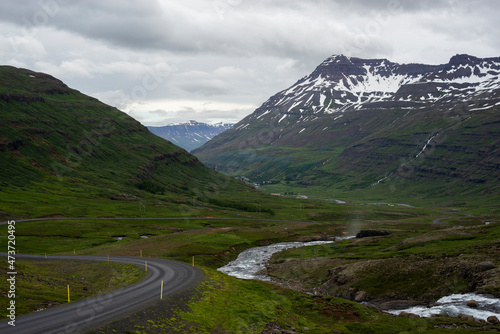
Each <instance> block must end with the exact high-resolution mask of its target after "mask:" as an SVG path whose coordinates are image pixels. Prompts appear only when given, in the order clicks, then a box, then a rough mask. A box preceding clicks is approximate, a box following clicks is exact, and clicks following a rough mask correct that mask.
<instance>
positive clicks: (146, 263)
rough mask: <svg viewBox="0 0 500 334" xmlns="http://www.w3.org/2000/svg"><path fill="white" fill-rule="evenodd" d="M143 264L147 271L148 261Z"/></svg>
mask: <svg viewBox="0 0 500 334" xmlns="http://www.w3.org/2000/svg"><path fill="white" fill-rule="evenodd" d="M144 266H145V267H146V271H148V261H146V262H145V264H144Z"/></svg>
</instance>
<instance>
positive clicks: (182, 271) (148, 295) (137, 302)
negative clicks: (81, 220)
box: [0, 253, 203, 334]
mask: <svg viewBox="0 0 500 334" xmlns="http://www.w3.org/2000/svg"><path fill="white" fill-rule="evenodd" d="M0 255H1V256H3V257H6V254H5V253H0ZM18 258H24V259H44V258H45V257H44V256H40V255H18V256H16V259H18ZM48 258H49V259H57V260H91V261H107V259H108V258H107V257H106V256H75V255H54V256H49V257H48ZM109 260H110V261H113V262H121V263H128V264H137V265H140V266H144V262H145V261H148V273H149V275H148V276H147V277H146V278H145V279H143V280H142V281H140V282H138V283H135V284H132V285H130V286H128V287H125V288H121V289H119V290H115V291H112V292H109V293H106V294H103V295H99V296H96V297H91V298H87V299H84V300H80V301H78V302H72V303H69V304H66V305H64V306H60V307H56V308H53V309H48V310H46V311H41V312H34V313H30V314H28V315H25V316H21V317H18V318H16V321H15V324H16V326H15V327H13V326H10V325H8V322H7V321H4V322H1V323H0V333H2V334H10V333H12V334H40V333H43V334H51V333H58V334H59V333H61V334H62V333H81V332H85V331H88V330H91V329H93V328H95V327H98V326H99V325H100V324H102V323H105V322H108V321H110V320H114V319H117V318H119V317H120V316H124V315H127V314H129V313H132V312H134V311H135V310H138V309H140V308H141V307H143V306H145V305H146V304H148V303H150V302H153V301H157V300H159V299H160V290H161V281H162V280H163V295H164V296H167V295H169V294H173V293H175V292H179V291H182V290H184V289H187V288H190V287H193V286H195V285H196V284H197V283H198V282H200V280H201V278H202V276H203V272H202V270H200V269H197V268H195V267H192V266H190V265H188V264H185V263H181V262H176V261H170V260H163V259H154V258H140V257H125V256H113V257H110V258H109Z"/></svg>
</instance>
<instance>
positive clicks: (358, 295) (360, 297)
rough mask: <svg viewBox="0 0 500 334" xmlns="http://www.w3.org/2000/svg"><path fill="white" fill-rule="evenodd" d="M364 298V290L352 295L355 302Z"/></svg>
mask: <svg viewBox="0 0 500 334" xmlns="http://www.w3.org/2000/svg"><path fill="white" fill-rule="evenodd" d="M365 299H366V291H363V290H360V291H358V292H356V295H355V296H354V301H355V302H358V303H359V302H362V301H364V300H365Z"/></svg>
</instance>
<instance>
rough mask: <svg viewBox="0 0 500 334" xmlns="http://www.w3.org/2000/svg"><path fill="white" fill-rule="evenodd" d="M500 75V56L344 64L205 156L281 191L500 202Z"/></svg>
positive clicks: (291, 91)
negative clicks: (444, 61)
mask: <svg viewBox="0 0 500 334" xmlns="http://www.w3.org/2000/svg"><path fill="white" fill-rule="evenodd" d="M499 77H500V58H485V59H481V58H477V57H473V56H469V55H456V56H454V57H452V58H451V59H450V61H449V62H448V63H447V64H442V65H424V64H397V63H394V62H391V61H389V60H387V59H360V58H352V57H346V56H342V55H340V56H332V57H329V58H328V59H326V60H325V61H324V62H323V63H321V64H320V65H319V66H318V67H317V68H316V69H315V70H314V71H313V72H312V73H311V74H310V75H308V76H305V77H303V78H302V79H300V80H299V81H297V83H295V84H294V85H293V86H291V87H289V88H287V89H285V90H283V91H281V92H279V93H277V94H275V95H274V96H272V97H271V98H269V99H268V100H267V101H266V102H264V104H263V105H262V106H260V107H259V108H257V109H256V110H255V111H254V112H253V113H252V114H251V115H249V116H247V117H246V118H244V119H243V120H242V121H240V122H239V123H237V124H236V125H234V126H233V127H232V128H231V129H229V130H227V131H226V132H224V133H223V134H221V135H219V136H217V137H216V138H214V139H212V140H211V141H209V142H207V143H206V144H205V145H203V146H202V147H200V148H198V149H196V150H194V151H193V153H194V154H195V155H197V156H198V157H199V158H200V159H201V160H202V162H204V163H205V164H206V165H208V166H210V167H212V168H216V169H217V170H219V171H223V172H225V173H228V174H230V175H242V176H245V177H248V178H249V179H251V180H252V181H254V182H258V183H261V184H266V185H267V186H266V188H267V189H268V190H269V191H273V192H284V191H289V192H300V193H303V194H312V195H317V196H321V197H325V196H337V197H338V196H354V197H356V196H359V195H360V194H362V195H363V196H370V198H373V199H377V198H379V199H384V198H389V197H393V198H395V199H397V198H401V197H402V196H403V198H405V199H406V200H407V201H414V202H415V201H416V202H418V201H422V200H423V201H431V200H433V199H436V200H437V201H439V200H443V201H444V200H446V199H450V198H455V199H456V200H459V201H460V200H463V199H464V198H465V197H466V198H465V199H469V200H470V199H471V196H473V195H474V196H480V197H485V196H486V197H488V196H497V198H498V194H499V188H498V186H499V182H498V181H499V175H500V150H499V147H500V112H499V111H500V79H499ZM349 194H350V195H349ZM467 194H468V195H467Z"/></svg>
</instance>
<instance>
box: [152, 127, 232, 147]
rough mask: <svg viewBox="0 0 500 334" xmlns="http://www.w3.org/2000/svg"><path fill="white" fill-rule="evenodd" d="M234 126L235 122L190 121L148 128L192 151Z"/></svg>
mask: <svg viewBox="0 0 500 334" xmlns="http://www.w3.org/2000/svg"><path fill="white" fill-rule="evenodd" d="M232 126H233V124H227V123H217V124H213V125H211V124H205V123H199V122H196V121H189V123H176V124H169V125H165V126H148V129H149V131H151V132H152V133H154V134H155V135H157V136H159V137H162V138H164V139H167V140H170V141H171V142H172V143H174V144H176V145H178V146H180V147H182V148H183V149H185V150H186V151H192V150H194V149H195V148H198V147H200V146H201V145H203V144H205V143H206V142H207V141H209V140H210V139H212V138H213V137H215V136H217V135H218V134H220V133H221V132H223V131H226V130H227V129H229V128H231V127H232Z"/></svg>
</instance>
